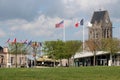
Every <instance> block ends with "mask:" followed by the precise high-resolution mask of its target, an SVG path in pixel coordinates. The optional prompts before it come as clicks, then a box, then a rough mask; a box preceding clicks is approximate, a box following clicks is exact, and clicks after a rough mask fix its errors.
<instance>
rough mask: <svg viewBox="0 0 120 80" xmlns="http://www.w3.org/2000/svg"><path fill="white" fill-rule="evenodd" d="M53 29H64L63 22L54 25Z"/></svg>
mask: <svg viewBox="0 0 120 80" xmlns="http://www.w3.org/2000/svg"><path fill="white" fill-rule="evenodd" d="M55 27H56V28H62V27H64V21H61V22H59V23H57V24H55Z"/></svg>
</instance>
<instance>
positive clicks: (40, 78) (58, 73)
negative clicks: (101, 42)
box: [0, 67, 120, 80]
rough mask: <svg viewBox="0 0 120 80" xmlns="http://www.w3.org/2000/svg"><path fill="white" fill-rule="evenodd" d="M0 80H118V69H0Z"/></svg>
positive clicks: (119, 68) (119, 73) (119, 79)
mask: <svg viewBox="0 0 120 80" xmlns="http://www.w3.org/2000/svg"><path fill="white" fill-rule="evenodd" d="M0 80H120V67H70V68H69V67H67V68H65V67H64V68H1V69H0Z"/></svg>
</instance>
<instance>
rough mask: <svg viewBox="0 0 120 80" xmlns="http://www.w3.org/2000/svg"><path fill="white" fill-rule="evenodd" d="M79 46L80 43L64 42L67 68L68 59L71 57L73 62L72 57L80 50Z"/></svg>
mask: <svg viewBox="0 0 120 80" xmlns="http://www.w3.org/2000/svg"><path fill="white" fill-rule="evenodd" d="M81 45H82V42H81V41H66V42H65V58H67V59H68V66H69V58H71V57H72V56H73V60H74V55H75V53H76V52H77V51H78V50H79V49H80V47H81Z"/></svg>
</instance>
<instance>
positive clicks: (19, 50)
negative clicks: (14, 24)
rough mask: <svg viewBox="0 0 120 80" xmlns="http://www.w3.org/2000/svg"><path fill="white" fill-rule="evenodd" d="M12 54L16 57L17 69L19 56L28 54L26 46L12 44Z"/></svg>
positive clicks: (10, 49)
mask: <svg viewBox="0 0 120 80" xmlns="http://www.w3.org/2000/svg"><path fill="white" fill-rule="evenodd" d="M8 50H9V53H10V54H13V55H15V67H16V68H17V55H18V54H24V55H25V54H27V50H26V47H25V44H22V43H17V42H16V43H10V44H9V46H8Z"/></svg>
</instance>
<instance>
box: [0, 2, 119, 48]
mask: <svg viewBox="0 0 120 80" xmlns="http://www.w3.org/2000/svg"><path fill="white" fill-rule="evenodd" d="M119 3H120V0H0V46H6V45H7V43H6V41H7V40H8V39H9V38H10V41H13V40H14V39H15V38H16V39H17V42H20V41H24V40H28V41H31V40H32V41H38V42H44V41H51V40H58V39H60V40H63V28H55V24H56V23H59V22H60V21H62V20H64V27H65V40H66V41H67V40H83V28H82V26H79V27H78V28H75V26H74V25H75V23H76V22H77V21H80V20H81V19H82V18H83V19H84V32H85V34H84V37H85V40H87V39H88V28H87V23H88V22H90V20H91V18H92V15H93V12H94V11H99V10H100V9H101V10H107V11H108V12H109V16H110V20H111V21H112V24H113V27H114V28H113V37H117V38H119V37H120V36H119V32H120V29H119V26H120V10H119V9H120V5H119Z"/></svg>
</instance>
